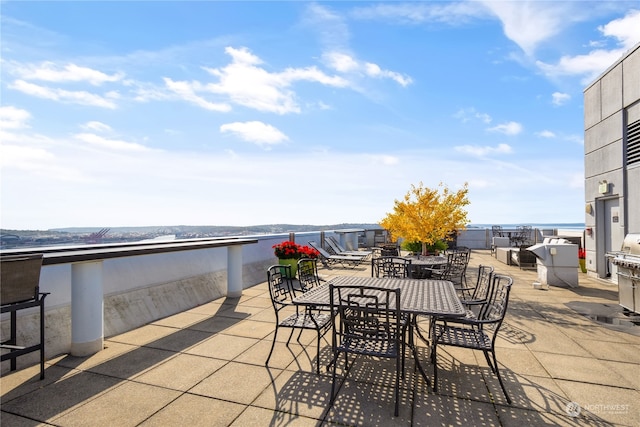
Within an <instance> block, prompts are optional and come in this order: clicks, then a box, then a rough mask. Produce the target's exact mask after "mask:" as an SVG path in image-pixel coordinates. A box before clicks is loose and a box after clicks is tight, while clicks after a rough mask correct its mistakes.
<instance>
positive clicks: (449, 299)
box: [293, 276, 466, 384]
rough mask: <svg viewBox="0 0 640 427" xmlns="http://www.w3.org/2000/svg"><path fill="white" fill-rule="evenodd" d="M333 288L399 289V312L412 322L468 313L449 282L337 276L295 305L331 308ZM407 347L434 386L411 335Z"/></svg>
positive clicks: (298, 300)
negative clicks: (367, 287)
mask: <svg viewBox="0 0 640 427" xmlns="http://www.w3.org/2000/svg"><path fill="white" fill-rule="evenodd" d="M330 284H333V285H334V286H340V285H358V286H375V287H379V288H387V289H396V288H400V310H401V311H402V312H403V313H406V314H408V315H411V316H412V318H415V316H417V315H426V316H460V317H462V316H464V315H465V313H466V312H465V309H464V306H463V305H462V303H461V302H460V298H458V294H457V293H456V290H455V288H454V286H453V283H451V282H450V281H448V280H431V279H396V278H390V277H385V278H378V277H352V276H337V277H335V278H333V279H331V280H329V281H327V282H325V283H323V284H322V285H320V286H318V287H316V288H314V289H311V290H309V291H308V292H305V293H304V294H302V295H300V296H298V297H296V298H295V299H294V300H293V302H294V303H295V304H299V305H306V306H327V307H328V306H329V305H330V302H329V300H330V298H329V285H330ZM408 345H409V346H410V347H411V349H412V351H413V356H414V358H415V361H416V365H417V366H418V369H419V370H420V373H421V374H422V376H423V377H424V378H425V380H426V382H427V384H430V383H431V382H430V381H429V378H428V377H427V375H426V373H425V372H424V369H423V368H422V365H421V364H420V362H419V359H418V357H417V356H418V354H417V349H416V346H415V345H414V342H413V336H412V335H411V336H410V337H409V343H408Z"/></svg>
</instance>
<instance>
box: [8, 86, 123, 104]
mask: <svg viewBox="0 0 640 427" xmlns="http://www.w3.org/2000/svg"><path fill="white" fill-rule="evenodd" d="M8 87H9V88H10V89H14V90H17V91H19V92H22V93H25V94H27V95H31V96H35V97H38V98H44V99H50V100H52V101H60V102H68V103H72V104H80V105H89V106H93V107H101V108H109V109H115V108H116V104H115V103H114V102H113V101H112V100H110V99H108V98H115V96H114V93H113V92H110V93H108V94H107V96H100V95H96V94H93V93H89V92H86V91H69V90H64V89H56V88H49V87H46V86H40V85H36V84H33V83H29V82H26V81H24V80H16V81H14V82H13V83H11V84H9V85H8Z"/></svg>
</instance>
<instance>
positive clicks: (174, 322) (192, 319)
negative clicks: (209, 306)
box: [151, 311, 210, 328]
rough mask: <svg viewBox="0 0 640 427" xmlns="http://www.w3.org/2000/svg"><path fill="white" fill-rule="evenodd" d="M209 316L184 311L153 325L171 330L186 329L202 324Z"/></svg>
mask: <svg viewBox="0 0 640 427" xmlns="http://www.w3.org/2000/svg"><path fill="white" fill-rule="evenodd" d="M209 316H210V315H209V314H204V313H195V312H192V311H183V312H182V313H177V314H174V315H173V316H169V317H165V318H164V319H160V320H156V321H155V322H151V324H152V325H156V326H166V327H169V328H186V327H188V326H191V325H193V324H195V323H198V322H202V321H203V320H205V319H207V317H209Z"/></svg>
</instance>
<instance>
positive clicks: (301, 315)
mask: <svg viewBox="0 0 640 427" xmlns="http://www.w3.org/2000/svg"><path fill="white" fill-rule="evenodd" d="M290 277H291V266H289V265H272V266H271V267H269V269H268V270H267V282H268V286H269V295H270V296H271V303H272V304H273V309H274V311H275V314H276V330H275V332H274V334H273V343H272V344H271V350H270V351H269V355H268V356H267V360H266V362H265V366H269V359H271V354H272V353H273V349H274V347H275V345H276V339H277V337H278V329H280V328H289V329H291V333H290V334H289V339H288V340H287V344H286V345H287V347H288V346H289V342H290V341H291V337H292V336H293V332H294V331H295V330H296V329H299V330H300V332H301V333H302V331H303V330H305V329H309V330H314V331H316V334H317V349H318V351H317V364H316V373H317V374H320V338H321V337H322V336H324V334H325V333H327V331H328V330H329V329H330V328H331V317H332V316H331V315H330V314H329V313H320V312H317V311H314V310H311V309H309V308H305V307H300V306H297V305H295V304H293V301H292V300H293V296H294V293H293V284H292V280H291V278H290ZM291 307H295V313H293V314H290V315H289V316H287V317H285V318H283V319H281V318H280V317H281V316H283V315H284V314H282V313H281V311H282V310H284V309H286V308H291ZM302 310H304V311H303V312H301V311H302ZM299 340H300V335H298V342H299Z"/></svg>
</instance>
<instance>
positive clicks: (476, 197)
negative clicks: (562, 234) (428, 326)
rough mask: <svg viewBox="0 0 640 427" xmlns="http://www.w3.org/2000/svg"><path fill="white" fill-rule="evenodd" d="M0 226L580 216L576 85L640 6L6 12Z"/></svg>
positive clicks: (111, 5)
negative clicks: (408, 198)
mask: <svg viewBox="0 0 640 427" xmlns="http://www.w3.org/2000/svg"><path fill="white" fill-rule="evenodd" d="M0 4H1V6H2V8H1V12H0V13H1V22H0V24H1V29H0V31H1V34H0V35H1V53H2V59H1V61H2V62H1V66H2V68H1V73H2V74H1V76H2V82H1V88H0V90H1V98H0V125H1V128H0V140H1V142H2V148H1V149H2V154H1V158H0V161H1V162H2V174H1V179H2V181H1V201H2V207H1V219H0V220H1V226H2V227H3V228H9V229H47V228H55V227H70V226H95V227H102V226H110V227H115V226H142V225H255V224H269V223H293V224H316V225H322V224H334V223H365V222H371V223H375V222H378V221H380V220H381V219H382V218H383V217H384V216H385V214H386V213H387V212H389V211H391V209H392V208H393V202H394V200H395V199H399V198H402V197H403V196H404V194H405V193H406V192H407V191H408V190H409V189H410V187H411V185H412V184H419V183H420V182H422V183H424V185H425V186H428V187H437V186H438V184H439V183H444V184H445V185H447V186H448V187H449V188H451V189H453V190H456V189H458V188H460V187H461V186H462V185H464V183H465V182H466V183H468V185H469V199H470V202H471V204H470V205H469V206H468V212H469V219H470V220H471V223H472V224H473V223H544V222H552V223H557V222H582V221H584V183H583V181H584V144H583V132H584V124H583V90H584V89H585V88H586V86H587V85H589V84H590V83H591V82H592V81H593V80H594V79H595V78H596V77H597V76H599V75H600V74H601V73H602V72H603V71H604V70H606V69H607V68H608V67H609V66H610V65H612V64H613V63H614V62H615V61H616V60H618V59H619V58H620V57H621V56H622V55H623V54H624V53H625V52H626V51H627V50H628V49H630V48H631V47H633V46H634V45H635V44H637V43H638V42H640V5H639V4H638V2H637V1H633V2H626V1H618V0H616V1H514V2H507V1H501V2H491V1H422V2H401V1H387V2H365V1H356V2H345V1H334V2H307V1H291V2H286V1H281V2H270V1H260V2H243V1H234V2H219V1H198V2H187V1H180V2H172V1H162V2H153V1H139V2H126V1H112V2H94V1H87V2H79V1H76V2H56V1H49V2H25V1H2V2H1V3H0Z"/></svg>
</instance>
